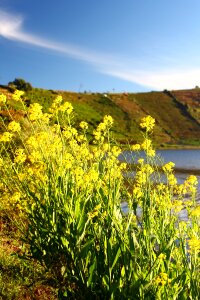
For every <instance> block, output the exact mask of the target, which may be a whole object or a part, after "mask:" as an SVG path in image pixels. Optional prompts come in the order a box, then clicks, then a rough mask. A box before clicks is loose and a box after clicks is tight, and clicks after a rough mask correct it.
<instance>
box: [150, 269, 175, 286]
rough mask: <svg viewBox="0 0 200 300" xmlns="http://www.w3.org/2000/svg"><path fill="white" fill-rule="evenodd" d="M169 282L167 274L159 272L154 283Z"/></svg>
mask: <svg viewBox="0 0 200 300" xmlns="http://www.w3.org/2000/svg"><path fill="white" fill-rule="evenodd" d="M169 283H171V279H169V277H168V274H167V273H164V272H161V273H160V274H159V275H158V276H157V277H156V278H155V279H154V284H155V285H157V286H159V285H160V286H164V285H166V284H169Z"/></svg>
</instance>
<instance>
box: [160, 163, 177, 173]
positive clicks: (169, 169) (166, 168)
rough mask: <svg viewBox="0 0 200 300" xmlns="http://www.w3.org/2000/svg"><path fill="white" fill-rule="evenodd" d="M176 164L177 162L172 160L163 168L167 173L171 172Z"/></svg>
mask: <svg viewBox="0 0 200 300" xmlns="http://www.w3.org/2000/svg"><path fill="white" fill-rule="evenodd" d="M174 166H175V163H173V162H171V161H170V162H168V163H167V164H165V165H164V166H163V167H162V169H163V171H164V172H165V173H170V172H172V171H173V168H174Z"/></svg>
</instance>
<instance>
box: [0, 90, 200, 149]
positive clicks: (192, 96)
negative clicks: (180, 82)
mask: <svg viewBox="0 0 200 300" xmlns="http://www.w3.org/2000/svg"><path fill="white" fill-rule="evenodd" d="M0 93H5V94H7V96H8V97H10V90H9V87H6V86H4V87H3V86H1V88H0ZM57 94H59V95H62V96H63V99H64V101H69V102H71V103H72V104H73V106H74V111H75V117H74V122H75V124H77V125H78V123H79V121H81V120H85V121H87V122H88V123H89V126H90V132H92V130H93V128H94V127H95V126H96V125H97V124H98V123H99V122H100V121H101V120H102V118H103V116H104V115H106V114H109V115H111V116H112V117H113V118H114V120H115V125H114V128H113V134H114V136H115V138H116V139H117V140H119V141H120V142H122V143H123V142H124V143H126V142H129V143H135V142H140V141H141V139H142V135H141V131H140V127H139V123H140V119H141V118H142V117H144V116H146V115H151V116H152V117H154V118H155V119H156V127H155V130H154V134H153V140H154V142H155V143H156V144H157V145H165V146H166V145H173V144H180V145H194V146H200V89H193V90H185V91H170V92H169V91H163V92H148V93H123V94H117V93H107V94H101V93H74V92H67V91H53V90H44V89H38V88H33V89H32V90H30V91H28V92H26V94H25V99H26V103H27V105H29V104H30V103H33V102H38V103H40V104H41V105H43V107H44V110H45V111H48V107H49V106H50V105H51V103H52V100H53V99H54V98H55V97H56V95H57ZM11 104H12V103H11ZM12 105H13V106H12ZM12 105H11V110H12V111H13V114H16V115H20V109H21V108H20V105H19V104H18V106H16V104H14V103H13V104H12ZM3 114H4V112H3V110H1V115H3Z"/></svg>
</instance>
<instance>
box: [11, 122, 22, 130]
mask: <svg viewBox="0 0 200 300" xmlns="http://www.w3.org/2000/svg"><path fill="white" fill-rule="evenodd" d="M8 130H9V131H11V132H19V131H20V130H21V126H20V124H19V123H17V122H15V121H12V122H10V123H9V124H8Z"/></svg>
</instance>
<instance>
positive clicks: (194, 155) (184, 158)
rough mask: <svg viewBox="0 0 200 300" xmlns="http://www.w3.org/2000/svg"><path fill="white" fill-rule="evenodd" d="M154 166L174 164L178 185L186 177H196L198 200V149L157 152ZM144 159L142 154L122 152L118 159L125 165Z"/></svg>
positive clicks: (199, 177) (199, 165) (199, 153)
mask: <svg viewBox="0 0 200 300" xmlns="http://www.w3.org/2000/svg"><path fill="white" fill-rule="evenodd" d="M156 153H157V155H156V164H157V165H162V164H164V163H167V162H170V161H172V162H174V163H175V174H176V178H177V180H178V182H179V183H182V182H184V180H185V179H186V177H187V176H189V175H196V176H197V178H198V182H199V184H198V197H197V198H198V201H199V200H200V149H173V150H172V149H170V150H157V152H156ZM141 157H145V155H144V153H143V152H140V153H137V154H136V153H135V152H131V151H124V152H123V153H122V154H120V156H119V159H120V160H121V161H126V162H127V163H130V164H131V163H132V164H133V163H137V160H138V158H141Z"/></svg>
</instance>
